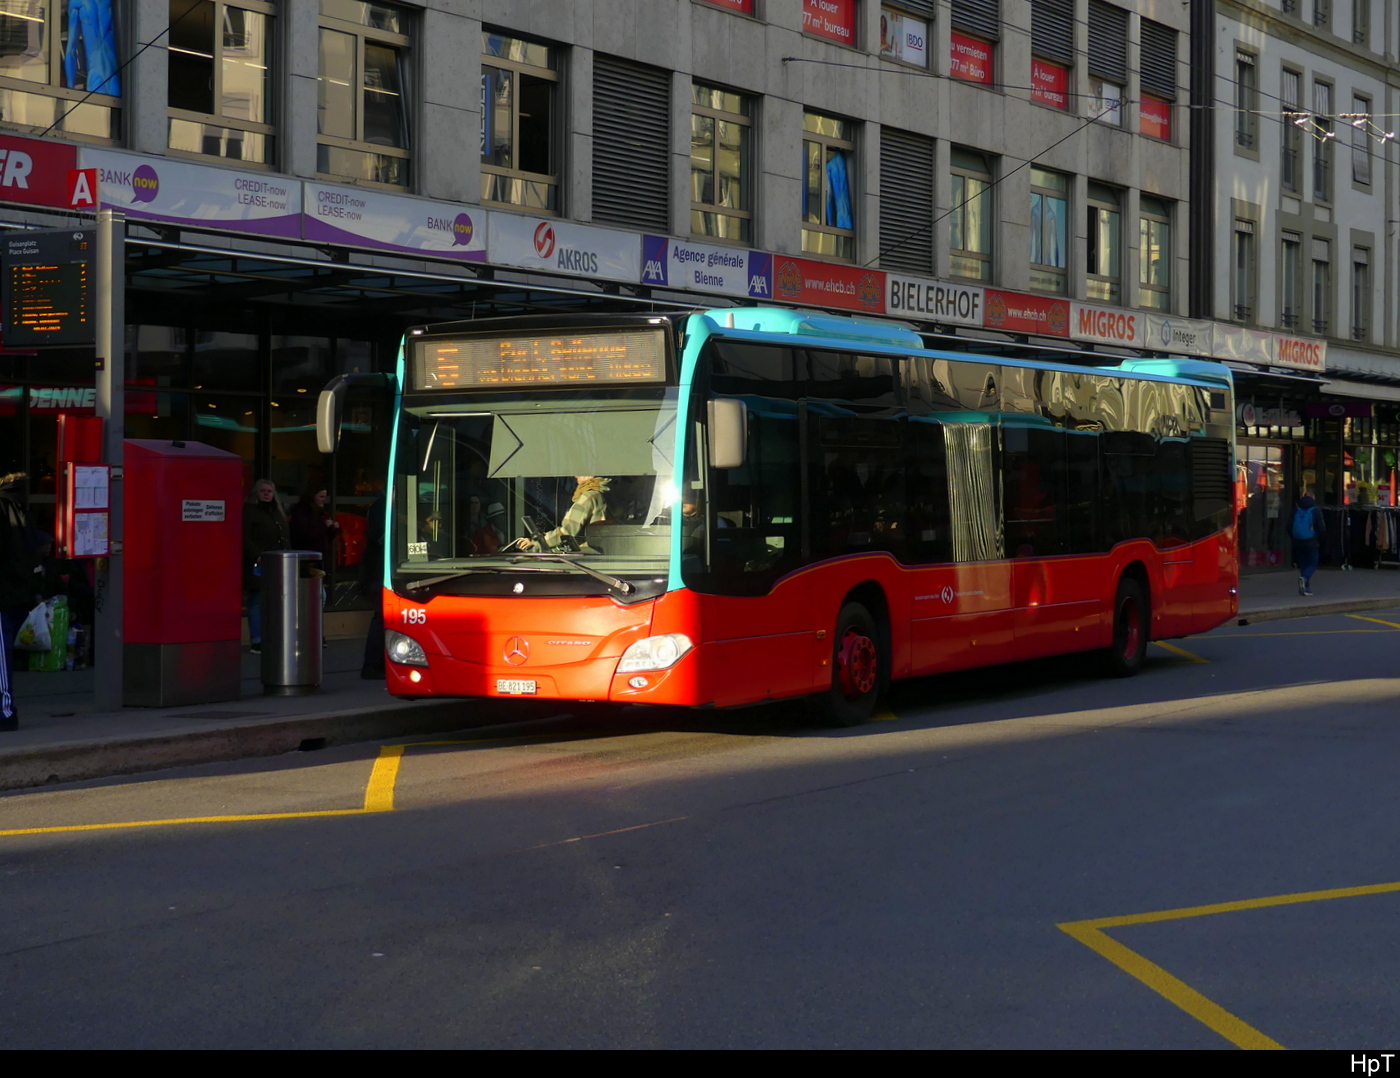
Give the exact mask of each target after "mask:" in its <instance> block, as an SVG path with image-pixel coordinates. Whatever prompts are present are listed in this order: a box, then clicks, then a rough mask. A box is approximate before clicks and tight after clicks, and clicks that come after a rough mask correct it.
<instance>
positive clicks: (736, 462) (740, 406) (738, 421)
mask: <svg viewBox="0 0 1400 1078" xmlns="http://www.w3.org/2000/svg"><path fill="white" fill-rule="evenodd" d="M709 408H710V467H711V468H739V467H742V466H743V464H744V461H745V460H746V459H747V457H748V449H749V410H748V408H747V406H746V405H745V404H744V402H743V401H740V400H734V399H732V398H728V397H725V398H720V399H718V400H712V401H710V402H709Z"/></svg>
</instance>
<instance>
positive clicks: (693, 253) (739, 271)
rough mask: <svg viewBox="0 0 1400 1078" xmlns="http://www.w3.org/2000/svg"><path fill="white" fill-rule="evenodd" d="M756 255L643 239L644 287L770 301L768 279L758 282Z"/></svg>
mask: <svg viewBox="0 0 1400 1078" xmlns="http://www.w3.org/2000/svg"><path fill="white" fill-rule="evenodd" d="M754 256H755V252H753V251H744V250H738V249H735V248H733V247H716V246H713V245H710V244H705V243H688V242H686V241H685V240H677V239H670V238H669V237H666V236H643V237H642V284H649V285H655V286H657V287H659V288H684V289H687V290H693V291H696V292H716V293H718V294H720V295H722V296H741V297H746V298H749V299H770V298H771V297H772V287H771V286H770V285H769V284H768V281H767V276H766V275H763V276H760V277H759V278H758V280H757V281H755V272H754V271H755V269H756V268H757V267H756V265H755V263H754Z"/></svg>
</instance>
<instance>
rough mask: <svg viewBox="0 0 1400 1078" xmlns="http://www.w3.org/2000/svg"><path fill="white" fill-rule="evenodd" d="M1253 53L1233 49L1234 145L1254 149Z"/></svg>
mask: <svg viewBox="0 0 1400 1078" xmlns="http://www.w3.org/2000/svg"><path fill="white" fill-rule="evenodd" d="M1256 70H1257V69H1256V65H1255V56H1254V54H1253V53H1249V52H1244V51H1243V50H1240V49H1236V50H1235V145H1236V146H1239V147H1242V148H1243V149H1246V150H1252V149H1254V144H1255V140H1256V139H1257V138H1258V130H1259V83H1258V81H1257V79H1256Z"/></svg>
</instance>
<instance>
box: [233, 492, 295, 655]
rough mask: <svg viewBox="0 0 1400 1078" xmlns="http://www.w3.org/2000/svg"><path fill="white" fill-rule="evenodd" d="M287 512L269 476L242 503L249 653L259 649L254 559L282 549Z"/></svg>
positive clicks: (258, 590) (258, 594)
mask: <svg viewBox="0 0 1400 1078" xmlns="http://www.w3.org/2000/svg"><path fill="white" fill-rule="evenodd" d="M288 541H289V535H288V531H287V516H286V514H285V513H283V512H282V504H281V502H279V501H278V500H277V488H276V487H275V486H273V485H272V480H271V479H259V480H258V481H257V482H256V483H254V484H253V492H252V495H251V496H250V498H249V500H248V502H247V503H246V504H245V505H244V506H243V590H244V591H245V592H246V593H247V595H248V642H249V643H250V644H251V645H252V647H253V654H254V655H257V654H259V653H261V651H262V581H261V579H260V578H259V576H258V559H259V558H260V557H262V556H263V555H264V554H265V553H267V552H268V551H269V550H286V549H287V544H288Z"/></svg>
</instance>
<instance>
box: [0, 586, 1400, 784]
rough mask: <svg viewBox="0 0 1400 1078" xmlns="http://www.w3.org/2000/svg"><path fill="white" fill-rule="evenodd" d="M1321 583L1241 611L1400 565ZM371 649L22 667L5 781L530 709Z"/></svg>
mask: <svg viewBox="0 0 1400 1078" xmlns="http://www.w3.org/2000/svg"><path fill="white" fill-rule="evenodd" d="M1313 592H1314V594H1313V595H1312V596H1311V597H1304V596H1300V595H1299V594H1298V578H1297V577H1296V576H1293V575H1292V574H1291V573H1268V574H1262V575H1255V576H1247V577H1245V578H1244V579H1243V581H1242V582H1241V585H1240V620H1241V621H1272V620H1277V619H1279V618H1300V617H1308V616H1310V615H1316V614H1336V613H1344V612H1347V611H1358V610H1379V609H1385V608H1387V607H1400V570H1395V569H1356V570H1352V571H1350V572H1343V571H1342V570H1338V569H1323V570H1320V571H1319V572H1318V574H1317V576H1316V577H1314V578H1313ZM362 652H363V642H362V640H361V639H347V640H332V641H330V643H329V646H328V647H327V649H326V655H325V674H324V677H323V680H322V684H321V689H320V691H319V692H317V693H315V694H314V695H310V696H293V697H271V696H264V695H262V684H261V681H260V679H259V669H260V668H259V662H260V660H259V659H258V658H257V657H256V656H253V655H250V654H247V653H246V652H245V654H244V656H243V696H242V699H240V700H237V701H232V702H229V703H222V704H204V705H198V706H192V707H176V708H163V709H162V708H124V709H122V710H121V711H119V712H102V711H98V710H97V709H96V707H95V705H94V704H93V702H92V682H93V671H91V670H82V671H74V672H71V673H69V672H65V673H57V674H41V673H31V672H20V673H17V674H16V676H15V689H16V698H17V702H18V705H19V708H20V729H19V730H17V731H14V732H8V733H0V790H4V789H15V788H19V787H25V786H39V785H44V784H46V783H53V782H73V781H77V780H79V779H90V778H100V777H102V776H107V775H122V774H132V773H136V772H141V771H152V770H156V769H159V768H163V767H176V766H180V765H183V764H195V763H208V762H212V761H216V760H236V759H244V758H247V757H252V756H269V755H275V754H278V753H283V752H293V751H295V750H297V749H298V748H308V749H309V748H321V747H324V746H327V745H335V744H347V743H350V742H355V741H369V740H375V739H378V738H388V737H403V736H412V735H415V734H430V733H438V732H442V731H447V730H460V729H464V728H467V727H472V726H482V725H486V724H488V723H492V722H499V721H502V720H503V719H505V718H507V717H508V716H518V715H519V714H520V708H521V702H518V701H507V702H505V703H502V702H500V701H492V700H448V701H431V700H430V701H416V702H411V701H404V700H399V699H395V698H393V697H391V696H390V695H389V694H388V693H387V692H386V691H385V689H384V686H383V684H382V683H381V682H378V681H362V680H361V679H360V658H361V655H362ZM527 706H528V705H527ZM531 710H532V711H533V710H535V709H534V708H531Z"/></svg>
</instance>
